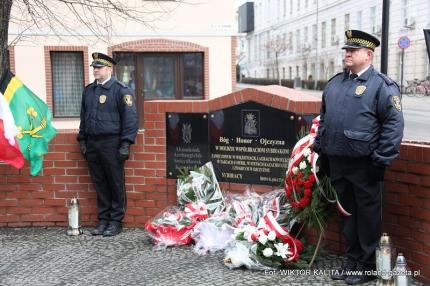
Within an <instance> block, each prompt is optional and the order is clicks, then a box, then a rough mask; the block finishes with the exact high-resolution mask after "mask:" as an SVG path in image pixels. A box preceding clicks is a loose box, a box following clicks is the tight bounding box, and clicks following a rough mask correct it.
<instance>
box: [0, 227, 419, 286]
mask: <svg viewBox="0 0 430 286" xmlns="http://www.w3.org/2000/svg"><path fill="white" fill-rule="evenodd" d="M65 233H66V229H65V228H16V229H11V228H0V241H1V248H0V285H2V286H3V285H4V286H6V285H13V286H17V285H31V286H37V285H80V286H82V285H115V286H116V285H187V286H188V285H193V286H196V285H235V286H238V285H343V283H339V282H338V283H335V282H334V281H332V280H331V279H330V278H329V276H328V275H323V274H320V275H318V274H314V273H313V272H312V274H310V275H306V274H304V275H299V274H297V275H285V274H283V273H280V272H276V273H275V272H264V271H250V270H244V269H239V270H229V269H228V268H227V267H225V266H224V264H223V253H221V252H220V253H216V254H210V255H204V256H199V255H197V254H195V253H194V252H193V250H192V248H191V247H174V248H168V249H167V250H165V251H154V250H153V249H152V245H151V244H150V241H149V238H148V236H147V234H146V232H145V231H143V230H140V229H126V230H125V231H124V232H123V233H122V234H120V235H118V236H116V237H111V238H104V237H93V236H91V235H90V234H89V230H88V229H86V230H85V232H84V234H83V235H81V236H78V237H69V236H67V235H66V234H65ZM340 264H341V259H340V258H339V257H337V256H333V255H330V256H327V257H325V258H324V259H322V260H320V261H318V262H317V263H316V269H321V270H323V269H334V268H335V267H338V266H339V265H340ZM312 271H313V270H312ZM368 285H376V284H375V283H369V284H368ZM413 285H423V284H421V283H417V282H415V283H414V284H413Z"/></svg>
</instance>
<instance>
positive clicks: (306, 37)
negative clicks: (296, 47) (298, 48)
mask: <svg viewBox="0 0 430 286" xmlns="http://www.w3.org/2000/svg"><path fill="white" fill-rule="evenodd" d="M308 30H309V28H308V27H307V26H306V27H305V28H304V29H303V43H305V44H307V42H308V39H309V37H308V33H309V31H308Z"/></svg>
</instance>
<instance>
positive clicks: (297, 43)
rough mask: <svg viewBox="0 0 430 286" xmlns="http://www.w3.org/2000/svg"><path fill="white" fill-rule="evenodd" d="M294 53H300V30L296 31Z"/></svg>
mask: <svg viewBox="0 0 430 286" xmlns="http://www.w3.org/2000/svg"><path fill="white" fill-rule="evenodd" d="M296 52H297V53H300V29H297V30H296Z"/></svg>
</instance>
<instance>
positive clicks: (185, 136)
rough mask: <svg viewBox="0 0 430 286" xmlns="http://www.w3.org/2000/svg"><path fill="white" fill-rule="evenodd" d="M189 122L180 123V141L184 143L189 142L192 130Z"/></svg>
mask: <svg viewBox="0 0 430 286" xmlns="http://www.w3.org/2000/svg"><path fill="white" fill-rule="evenodd" d="M192 131H193V130H192V128H191V124H189V123H184V124H182V141H183V142H184V143H185V144H190V143H191V132H192Z"/></svg>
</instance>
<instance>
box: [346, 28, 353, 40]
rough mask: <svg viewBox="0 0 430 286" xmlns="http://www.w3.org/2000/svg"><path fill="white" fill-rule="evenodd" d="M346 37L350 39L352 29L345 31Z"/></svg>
mask: <svg viewBox="0 0 430 286" xmlns="http://www.w3.org/2000/svg"><path fill="white" fill-rule="evenodd" d="M346 37H347V38H348V39H351V38H352V31H351V30H348V31H346Z"/></svg>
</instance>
